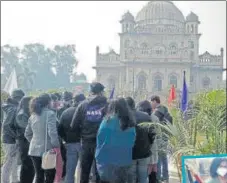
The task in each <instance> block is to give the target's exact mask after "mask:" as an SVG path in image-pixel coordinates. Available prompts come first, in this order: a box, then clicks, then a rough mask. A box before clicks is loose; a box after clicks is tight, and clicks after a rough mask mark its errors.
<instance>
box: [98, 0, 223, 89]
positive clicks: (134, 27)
mask: <svg viewBox="0 0 227 183" xmlns="http://www.w3.org/2000/svg"><path fill="white" fill-rule="evenodd" d="M120 23H121V27H122V31H121V33H119V36H120V53H119V54H118V53H116V52H115V51H114V50H110V51H109V53H105V54H104V53H100V51H99V47H97V48H96V66H95V67H94V69H96V74H97V80H98V81H100V82H102V83H104V84H105V86H106V87H107V88H108V89H112V88H113V87H115V88H116V91H136V92H138V91H146V92H149V93H150V92H152V93H153V92H161V91H164V90H167V89H168V88H170V86H171V85H175V87H176V88H177V89H179V90H180V89H181V88H182V85H183V79H182V78H183V73H184V71H186V78H187V84H188V87H189V90H190V92H192V93H195V92H198V91H201V90H204V89H206V90H207V89H214V88H218V87H220V84H221V82H222V73H223V49H222V48H221V49H220V53H219V54H218V55H211V54H210V53H209V52H205V53H203V54H201V55H200V54H199V39H200V36H201V34H200V33H199V32H198V27H199V24H200V21H199V17H198V16H197V15H196V14H195V13H193V12H191V13H190V14H189V15H188V16H187V17H184V15H183V14H182V12H181V11H180V10H179V9H178V8H177V7H176V6H175V5H174V4H173V3H172V2H171V1H151V2H149V3H148V4H147V5H146V6H144V7H143V8H142V9H141V11H139V12H138V14H137V15H136V17H134V16H133V15H132V14H131V13H130V12H127V13H125V14H124V15H123V16H122V19H121V21H120Z"/></svg>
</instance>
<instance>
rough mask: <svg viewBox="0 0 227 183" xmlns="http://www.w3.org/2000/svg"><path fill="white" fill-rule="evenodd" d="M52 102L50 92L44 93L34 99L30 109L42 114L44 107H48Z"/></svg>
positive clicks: (32, 111)
mask: <svg viewBox="0 0 227 183" xmlns="http://www.w3.org/2000/svg"><path fill="white" fill-rule="evenodd" d="M50 102H51V97H50V95H49V94H46V93H44V94H42V95H40V96H39V97H36V98H34V99H33V100H32V103H31V107H30V111H31V113H35V114H36V115H38V116H40V115H41V113H42V111H43V109H44V108H46V107H48V105H49V104H50Z"/></svg>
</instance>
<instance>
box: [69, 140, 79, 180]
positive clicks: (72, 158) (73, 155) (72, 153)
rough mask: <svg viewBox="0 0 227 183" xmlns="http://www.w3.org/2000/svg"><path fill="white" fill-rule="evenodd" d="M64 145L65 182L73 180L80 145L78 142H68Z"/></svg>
mask: <svg viewBox="0 0 227 183" xmlns="http://www.w3.org/2000/svg"><path fill="white" fill-rule="evenodd" d="M65 146H66V159H67V161H66V176H65V182H66V183H74V182H75V171H76V166H77V163H78V160H79V158H80V152H81V145H80V143H68V144H65Z"/></svg>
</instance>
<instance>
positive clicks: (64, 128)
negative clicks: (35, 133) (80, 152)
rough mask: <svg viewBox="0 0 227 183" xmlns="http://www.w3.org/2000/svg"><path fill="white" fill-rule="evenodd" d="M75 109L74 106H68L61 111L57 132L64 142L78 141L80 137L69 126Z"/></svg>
mask: <svg viewBox="0 0 227 183" xmlns="http://www.w3.org/2000/svg"><path fill="white" fill-rule="evenodd" d="M75 111H76V107H70V108H68V109H66V110H65V111H64V112H63V113H62V115H61V118H60V122H59V125H58V134H59V136H60V137H61V138H62V139H63V140H64V141H65V142H66V143H77V142H80V138H79V137H78V135H77V134H76V133H75V132H74V131H72V129H71V127H70V124H71V122H72V119H73V115H74V113H75Z"/></svg>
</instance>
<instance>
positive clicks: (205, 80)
mask: <svg viewBox="0 0 227 183" xmlns="http://www.w3.org/2000/svg"><path fill="white" fill-rule="evenodd" d="M202 82H203V83H202V84H203V88H204V89H209V87H210V83H211V82H210V78H208V77H205V78H203V81H202Z"/></svg>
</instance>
